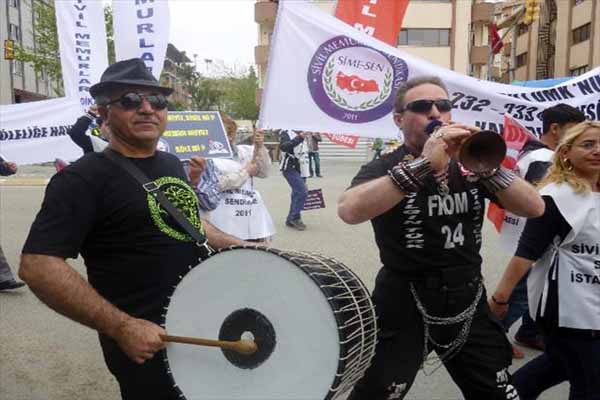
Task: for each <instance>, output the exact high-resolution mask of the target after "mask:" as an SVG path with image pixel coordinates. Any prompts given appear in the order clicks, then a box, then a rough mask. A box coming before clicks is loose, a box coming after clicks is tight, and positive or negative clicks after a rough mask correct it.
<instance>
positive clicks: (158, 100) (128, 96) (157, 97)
mask: <svg viewBox="0 0 600 400" xmlns="http://www.w3.org/2000/svg"><path fill="white" fill-rule="evenodd" d="M144 99H146V101H147V102H148V103H150V106H151V107H152V108H153V109H154V110H159V111H160V110H164V109H165V108H167V106H168V105H169V101H168V100H167V98H166V97H165V96H164V95H162V94H139V93H133V92H132V93H125V94H124V95H123V96H121V97H119V98H118V99H116V100H113V101H110V102H108V103H106V104H107V105H108V104H115V103H118V104H119V107H121V108H122V109H124V110H128V111H129V110H137V109H138V108H140V107H141V106H142V102H143V101H144Z"/></svg>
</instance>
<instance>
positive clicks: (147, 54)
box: [98, 0, 171, 80]
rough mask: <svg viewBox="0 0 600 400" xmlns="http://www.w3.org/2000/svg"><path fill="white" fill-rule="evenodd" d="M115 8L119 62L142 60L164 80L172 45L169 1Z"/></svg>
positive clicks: (116, 3) (122, 3) (126, 3)
mask: <svg viewBox="0 0 600 400" xmlns="http://www.w3.org/2000/svg"><path fill="white" fill-rule="evenodd" d="M98 3H100V2H98ZM112 9H113V27H114V28H113V29H114V33H115V55H116V58H117V61H120V60H127V59H129V58H141V59H142V60H144V62H145V63H146V66H147V67H148V69H149V70H150V72H152V75H154V76H155V77H156V79H159V80H160V73H161V71H162V69H163V63H164V61H165V54H166V51H167V45H168V44H169V25H170V22H171V18H170V14H169V2H168V1H166V0H162V1H146V0H144V1H139V0H138V1H113V2H112Z"/></svg>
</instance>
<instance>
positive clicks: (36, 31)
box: [15, 1, 115, 96]
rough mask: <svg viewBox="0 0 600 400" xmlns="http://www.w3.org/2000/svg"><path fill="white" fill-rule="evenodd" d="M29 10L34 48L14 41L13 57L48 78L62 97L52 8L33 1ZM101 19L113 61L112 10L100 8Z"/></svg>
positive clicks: (62, 90)
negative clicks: (30, 12) (31, 8)
mask: <svg viewBox="0 0 600 400" xmlns="http://www.w3.org/2000/svg"><path fill="white" fill-rule="evenodd" d="M33 10H34V20H33V30H32V32H31V34H32V35H33V40H34V43H35V47H28V46H21V45H20V43H15V59H16V60H18V61H22V62H23V63H26V64H30V65H31V66H32V68H33V70H34V71H35V72H36V74H40V75H41V74H43V73H44V72H45V73H46V74H47V75H48V77H49V78H50V80H51V81H52V85H53V87H52V88H53V90H54V91H55V92H56V93H57V94H58V95H59V96H62V95H64V88H63V85H62V70H61V65H60V52H59V47H58V32H57V29H56V10H55V9H54V6H53V5H51V4H46V3H45V2H41V1H34V2H33ZM104 18H105V22H106V41H107V47H108V60H109V64H110V63H114V62H115V46H114V32H113V18H112V9H111V8H110V7H109V6H106V7H105V8H104Z"/></svg>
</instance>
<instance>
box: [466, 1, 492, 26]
mask: <svg viewBox="0 0 600 400" xmlns="http://www.w3.org/2000/svg"><path fill="white" fill-rule="evenodd" d="M494 8H495V5H494V3H475V4H473V8H472V9H471V22H473V23H476V22H478V23H482V24H489V23H490V22H492V21H493V19H494Z"/></svg>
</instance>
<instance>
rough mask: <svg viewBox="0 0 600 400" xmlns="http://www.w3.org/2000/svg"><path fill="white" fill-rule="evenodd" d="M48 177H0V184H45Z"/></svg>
mask: <svg viewBox="0 0 600 400" xmlns="http://www.w3.org/2000/svg"><path fill="white" fill-rule="evenodd" d="M48 181H50V179H48V178H15V179H0V186H46V185H47V184H48Z"/></svg>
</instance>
